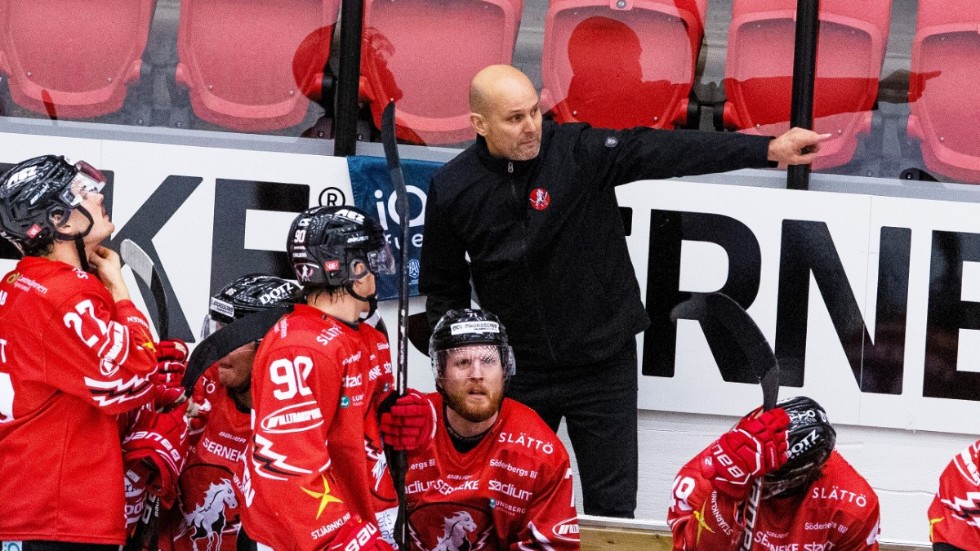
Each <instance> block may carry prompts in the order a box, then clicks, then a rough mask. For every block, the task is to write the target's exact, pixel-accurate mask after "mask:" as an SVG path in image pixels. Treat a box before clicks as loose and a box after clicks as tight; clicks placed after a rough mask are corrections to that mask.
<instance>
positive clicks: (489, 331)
mask: <svg viewBox="0 0 980 551" xmlns="http://www.w3.org/2000/svg"><path fill="white" fill-rule="evenodd" d="M471 345H482V346H483V347H486V346H487V345H490V346H493V347H495V348H496V349H497V353H498V356H499V358H500V363H501V365H502V367H503V369H504V381H505V382H506V381H508V380H509V379H510V377H511V376H513V375H514V373H515V372H516V370H517V362H516V361H515V359H514V349H513V348H511V346H510V344H509V343H508V342H507V330H506V329H505V328H504V326H503V324H502V323H500V320H499V319H498V318H497V316H495V315H493V314H491V313H490V312H487V311H485V310H479V309H471V308H463V309H458V310H449V311H448V312H446V313H445V315H443V316H442V318H440V320H439V322H438V323H436V327H435V329H433V331H432V338H431V339H429V358H430V359H431V361H432V374H433V376H434V377H435V379H436V381H441V380H443V379H444V378H445V373H446V370H445V368H446V360H447V358H448V356H449V353H451V352H452V351H456V350H458V349H460V348H463V347H467V346H471Z"/></svg>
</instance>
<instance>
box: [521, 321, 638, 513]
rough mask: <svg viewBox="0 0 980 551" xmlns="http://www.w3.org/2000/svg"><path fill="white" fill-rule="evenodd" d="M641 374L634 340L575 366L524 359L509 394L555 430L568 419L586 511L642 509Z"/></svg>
mask: <svg viewBox="0 0 980 551" xmlns="http://www.w3.org/2000/svg"><path fill="white" fill-rule="evenodd" d="M636 377H637V371H636V341H635V340H634V339H628V340H627V341H626V344H625V345H624V346H623V347H622V348H621V349H620V350H619V352H617V353H616V354H614V355H613V356H612V357H611V358H608V359H606V360H603V361H601V362H596V363H593V364H588V365H584V366H575V367H573V368H568V367H562V366H554V367H553V368H551V369H536V370H534V371H522V370H521V365H520V360H518V363H517V374H516V375H514V377H513V379H511V382H510V386H509V387H508V390H507V395H508V396H510V397H511V398H514V399H515V400H518V401H520V402H522V403H524V404H526V405H527V406H529V407H531V408H532V409H534V410H535V411H536V412H537V413H538V415H540V416H541V418H542V419H544V421H545V422H546V423H547V424H548V425H549V426H550V427H551V428H552V429H553V430H555V431H557V430H558V427H559V425H560V424H561V420H562V418H563V417H564V418H565V422H566V423H567V428H568V436H569V438H570V439H571V442H572V448H573V450H574V451H575V459H576V461H577V462H578V469H579V477H580V483H581V486H582V501H583V503H582V509H583V511H584V512H585V514H588V515H601V516H609V517H622V518H633V512H634V511H635V510H636V487H637V429H636V392H637V383H636Z"/></svg>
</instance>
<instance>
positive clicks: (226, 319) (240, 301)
mask: <svg viewBox="0 0 980 551" xmlns="http://www.w3.org/2000/svg"><path fill="white" fill-rule="evenodd" d="M299 299H300V288H299V285H296V284H295V283H293V282H292V281H289V280H286V279H282V278H281V277H276V276H271V275H264V274H248V275H244V276H242V277H239V278H238V279H236V280H235V281H232V282H231V283H229V284H228V285H226V286H225V287H224V288H223V289H221V290H220V291H218V292H217V294H215V295H214V296H212V297H211V304H210V306H209V307H208V315H207V316H206V317H205V318H204V326H203V327H202V328H201V338H202V339H204V338H207V337H208V335H210V334H211V333H214V332H215V331H217V330H218V329H221V328H222V327H224V326H225V325H227V324H229V323H231V322H233V321H235V320H237V319H241V318H243V317H245V316H247V315H248V314H251V313H253V312H261V311H263V310H268V309H270V308H275V307H277V306H285V305H288V304H296V303H297V302H299Z"/></svg>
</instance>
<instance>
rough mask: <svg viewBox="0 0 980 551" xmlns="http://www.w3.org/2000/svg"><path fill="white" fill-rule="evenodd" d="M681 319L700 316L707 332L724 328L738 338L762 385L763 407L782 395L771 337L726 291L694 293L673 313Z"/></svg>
mask: <svg viewBox="0 0 980 551" xmlns="http://www.w3.org/2000/svg"><path fill="white" fill-rule="evenodd" d="M670 317H671V319H673V320H674V321H675V322H676V321H677V320H678V319H691V320H697V321H699V322H700V323H701V325H702V327H703V328H704V330H705V332H706V333H707V332H710V331H720V332H722V334H724V335H725V336H726V337H727V338H729V339H730V340H731V341H733V342H735V343H736V345H737V347H738V348H739V350H740V351H741V352H742V354H743V355H744V357H745V359H746V360H747V362H748V364H749V367H750V368H751V369H752V372H753V374H754V375H755V378H756V379H757V380H758V381H759V384H760V386H762V407H763V409H766V410H769V409H772V408H773V407H775V406H776V401H777V400H778V398H779V364H778V363H777V361H776V355H775V354H774V353H773V351H772V347H771V346H769V341H767V340H766V336H765V335H763V334H762V331H761V330H760V329H759V326H758V325H756V324H755V321H753V320H752V317H751V316H749V314H748V312H746V311H745V309H744V308H742V306H741V305H739V303H737V302H735V301H734V300H733V299H732V298H731V297H729V296H728V295H725V294H723V293H693V294H692V295H691V298H689V299H687V300H685V301H684V302H681V303H680V304H678V305H677V306H675V307H674V309H673V310H672V311H671V313H670Z"/></svg>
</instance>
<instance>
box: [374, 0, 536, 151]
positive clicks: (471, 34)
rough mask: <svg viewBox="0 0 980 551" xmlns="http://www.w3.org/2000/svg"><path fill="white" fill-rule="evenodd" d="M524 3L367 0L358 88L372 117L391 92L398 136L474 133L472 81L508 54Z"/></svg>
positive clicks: (456, 137) (442, 137)
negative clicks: (367, 104)
mask: <svg viewBox="0 0 980 551" xmlns="http://www.w3.org/2000/svg"><path fill="white" fill-rule="evenodd" d="M522 9H523V3H522V0H454V1H451V2H447V1H446V0H405V1H400V2H393V1H391V0H367V1H366V2H365V4H364V42H363V48H362V53H361V83H360V84H361V88H360V93H361V98H362V99H363V100H364V101H367V102H369V103H370V110H371V117H372V119H373V121H374V125H375V126H376V127H379V128H380V124H381V112H382V111H383V110H384V107H385V105H387V104H388V102H389V100H392V99H394V100H396V103H397V105H398V109H397V115H396V120H395V130H396V134H397V136H398V138H399V139H401V140H405V141H409V142H412V143H418V144H429V145H436V144H454V143H459V142H464V141H467V140H472V139H473V138H474V137H475V133H474V132H473V130H472V128H471V127H470V117H469V114H470V108H469V101H468V91H469V85H470V81H471V80H473V76H474V75H476V73H477V72H478V71H479V70H480V69H482V68H484V67H486V66H487V65H492V64H497V63H504V64H508V63H510V62H511V59H512V57H513V55H514V44H515V41H516V40H517V29H518V26H519V25H520V21H521V11H522Z"/></svg>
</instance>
